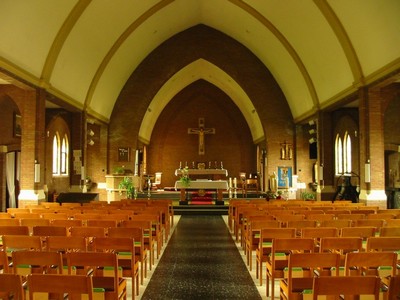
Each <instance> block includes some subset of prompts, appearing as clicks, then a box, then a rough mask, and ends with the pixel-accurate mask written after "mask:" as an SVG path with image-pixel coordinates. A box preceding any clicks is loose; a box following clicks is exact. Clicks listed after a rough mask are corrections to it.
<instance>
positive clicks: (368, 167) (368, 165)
mask: <svg viewBox="0 0 400 300" xmlns="http://www.w3.org/2000/svg"><path fill="white" fill-rule="evenodd" d="M364 167H365V176H364V178H365V180H364V181H365V183H370V182H371V163H370V160H369V159H368V160H367V162H366V164H365V166H364Z"/></svg>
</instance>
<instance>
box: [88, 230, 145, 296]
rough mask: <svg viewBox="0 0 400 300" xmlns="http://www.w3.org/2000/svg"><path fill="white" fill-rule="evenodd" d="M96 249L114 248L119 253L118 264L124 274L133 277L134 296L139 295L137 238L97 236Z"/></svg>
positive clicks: (104, 250)
mask: <svg viewBox="0 0 400 300" xmlns="http://www.w3.org/2000/svg"><path fill="white" fill-rule="evenodd" d="M93 248H94V251H98V252H101V251H103V252H107V251H110V250H112V251H113V252H115V253H117V254H118V264H119V266H120V267H122V269H123V276H129V277H131V278H132V298H133V299H134V298H135V293H136V295H139V261H138V260H137V259H136V256H135V240H134V239H132V238H112V237H106V238H95V239H94V245H93Z"/></svg>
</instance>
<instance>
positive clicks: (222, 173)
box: [175, 169, 228, 180]
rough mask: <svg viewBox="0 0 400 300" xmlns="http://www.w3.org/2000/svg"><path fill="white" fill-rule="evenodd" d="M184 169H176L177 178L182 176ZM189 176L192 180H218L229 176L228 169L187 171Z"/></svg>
mask: <svg viewBox="0 0 400 300" xmlns="http://www.w3.org/2000/svg"><path fill="white" fill-rule="evenodd" d="M182 170H183V169H176V170H175V176H180V175H182ZM187 174H188V175H189V177H190V178H199V179H208V180H218V179H222V178H226V177H227V176H228V170H226V169H187Z"/></svg>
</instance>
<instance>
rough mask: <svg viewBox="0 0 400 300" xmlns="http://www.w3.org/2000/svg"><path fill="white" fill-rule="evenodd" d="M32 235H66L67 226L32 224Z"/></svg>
mask: <svg viewBox="0 0 400 300" xmlns="http://www.w3.org/2000/svg"><path fill="white" fill-rule="evenodd" d="M32 235H35V236H41V237H46V236H67V228H66V227H63V226H51V225H49V226H34V227H33V230H32Z"/></svg>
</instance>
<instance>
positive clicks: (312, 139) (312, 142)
mask: <svg viewBox="0 0 400 300" xmlns="http://www.w3.org/2000/svg"><path fill="white" fill-rule="evenodd" d="M308 142H309V143H310V144H314V143H316V142H317V138H315V137H312V138H310V139H309V140H308Z"/></svg>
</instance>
